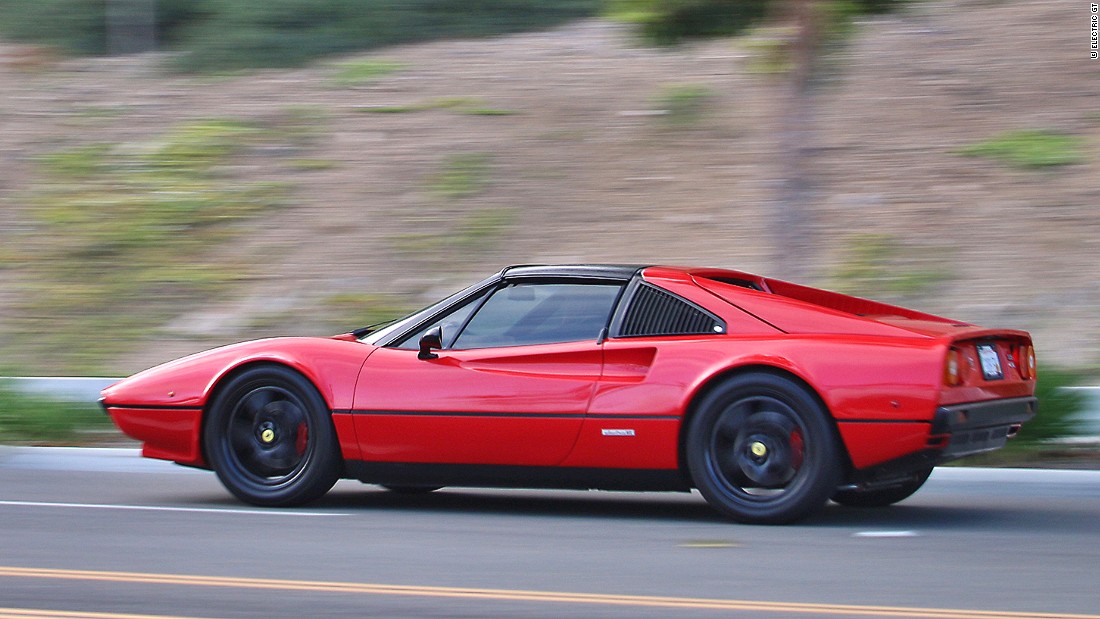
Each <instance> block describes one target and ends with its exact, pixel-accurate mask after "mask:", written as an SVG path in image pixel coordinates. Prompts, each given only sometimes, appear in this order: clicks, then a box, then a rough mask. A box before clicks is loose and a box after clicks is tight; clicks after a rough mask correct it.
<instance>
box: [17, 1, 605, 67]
mask: <svg viewBox="0 0 1100 619" xmlns="http://www.w3.org/2000/svg"><path fill="white" fill-rule="evenodd" d="M148 1H149V2H153V1H154V0H148ZM601 4H602V0H557V1H555V2H545V1H543V0H480V1H478V2H473V3H471V2H468V1H466V0H372V1H371V2H369V3H367V2H362V0H277V1H273V0H156V17H155V19H156V40H157V41H158V42H159V43H160V44H161V45H162V46H163V47H164V48H166V49H169V50H172V51H178V52H183V53H182V54H179V55H177V56H176V57H175V63H176V65H177V66H178V67H179V68H180V69H183V70H186V71H225V70H234V69H248V68H253V67H280V66H294V65H300V64H303V63H305V62H308V61H310V60H313V59H316V58H320V57H323V56H328V55H333V54H341V53H348V52H353V51H358V50H366V49H374V48H378V47H382V46H386V45H393V44H397V43H411V42H416V41H425V40H432V39H440V38H450V37H479V36H491V35H495V34H503V33H508V32H520V31H524V30H533V29H539V28H549V27H553V26H555V25H558V24H561V23H563V22H565V21H568V20H571V19H577V18H580V17H587V16H591V15H594V14H596V13H597V12H598V10H599V8H600V6H601ZM106 8H107V4H106V3H104V2H89V1H87V0H5V1H4V2H3V3H0V33H2V34H3V35H5V36H7V37H10V38H12V39H15V40H20V41H28V42H36V43H42V44H47V45H54V46H58V47H60V48H63V49H66V50H69V51H70V52H72V53H77V54H103V53H105V52H106V51H107V49H108V47H109V42H108V40H107V28H106V24H107V12H106Z"/></svg>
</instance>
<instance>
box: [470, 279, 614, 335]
mask: <svg viewBox="0 0 1100 619" xmlns="http://www.w3.org/2000/svg"><path fill="white" fill-rule="evenodd" d="M621 289H622V286H620V285H618V284H568V283H557V284H538V283H520V284H513V285H510V286H507V287H505V288H501V289H500V290H497V291H496V292H495V293H493V296H491V297H489V299H488V300H487V301H486V302H485V304H484V305H482V306H481V309H480V310H478V312H477V313H476V314H475V315H474V317H473V318H472V319H470V321H469V323H467V325H466V328H465V329H463V331H462V333H460V334H459V336H458V339H457V340H456V341H455V342H454V345H453V346H452V348H457V349H468V348H490V347H497V346H523V345H531V344H549V343H552V342H575V341H581V340H595V339H597V338H598V337H599V336H600V331H601V330H602V329H603V328H604V327H605V326H606V325H607V321H608V317H609V316H610V315H611V310H612V307H613V306H614V305H615V299H617V298H618V295H619V291H620V290H621Z"/></svg>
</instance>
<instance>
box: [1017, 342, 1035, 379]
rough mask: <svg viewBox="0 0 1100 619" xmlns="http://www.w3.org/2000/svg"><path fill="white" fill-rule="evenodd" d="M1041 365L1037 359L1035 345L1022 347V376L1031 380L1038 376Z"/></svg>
mask: <svg viewBox="0 0 1100 619" xmlns="http://www.w3.org/2000/svg"><path fill="white" fill-rule="evenodd" d="M1038 370H1039V367H1038V363H1037V362H1036V360H1035V347H1034V346H1030V345H1028V346H1021V347H1020V376H1021V377H1023V378H1025V379H1028V380H1031V379H1033V378H1035V377H1036V375H1037V373H1038Z"/></svg>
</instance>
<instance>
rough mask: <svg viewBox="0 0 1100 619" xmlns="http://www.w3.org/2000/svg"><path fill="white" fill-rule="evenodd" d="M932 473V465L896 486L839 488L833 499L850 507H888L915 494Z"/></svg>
mask: <svg viewBox="0 0 1100 619" xmlns="http://www.w3.org/2000/svg"><path fill="white" fill-rule="evenodd" d="M931 474H932V467H929V468H928V469H927V470H924V471H918V472H916V473H913V474H912V475H910V476H909V477H908V478H906V479H904V480H902V481H901V482H900V483H898V484H897V485H894V486H888V487H886V488H877V489H874V490H858V489H855V490H838V491H837V492H836V494H834V495H833V501H834V502H836V503H840V504H841V505H845V506H848V507H886V506H887V505H893V504H894V503H897V502H898V501H901V500H904V499H907V498H909V497H911V496H913V493H914V492H916V491H917V490H920V487H921V486H923V485H924V482H926V481H928V476H929V475H931Z"/></svg>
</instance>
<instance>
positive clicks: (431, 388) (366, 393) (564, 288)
mask: <svg viewBox="0 0 1100 619" xmlns="http://www.w3.org/2000/svg"><path fill="white" fill-rule="evenodd" d="M621 289H622V285H621V284H620V283H616V282H590V281H562V280H557V279H555V280H547V281H518V282H508V281H505V282H502V284H501V285H500V286H498V287H496V288H493V289H491V290H489V291H488V292H487V293H486V294H484V295H482V296H479V297H477V298H474V299H472V300H471V301H469V302H468V303H466V304H465V305H463V306H462V307H460V308H458V309H456V310H453V311H450V312H448V313H447V314H446V315H444V316H440V317H438V318H436V319H434V320H433V321H431V322H430V323H429V324H427V325H425V326H423V327H422V328H420V329H418V330H416V331H415V332H414V333H411V334H410V335H408V336H407V337H405V338H404V339H402V340H399V341H398V342H397V343H396V344H394V345H391V346H386V347H383V348H381V349H379V350H377V351H376V352H375V353H374V354H372V355H371V356H370V358H369V359H368V360H367V362H366V364H365V365H364V367H363V370H362V374H361V376H360V378H359V381H358V384H357V386H356V394H355V412H356V416H355V419H356V432H357V435H358V437H359V441H360V447H361V450H362V454H363V458H364V459H365V460H369V461H380V462H415V463H453V464H508V465H527V466H549V465H555V464H558V463H560V462H561V461H562V460H564V459H565V458H566V456H568V454H569V452H570V450H571V449H572V447H573V444H574V443H575V442H576V439H577V434H578V433H579V431H580V427H581V424H582V423H583V421H584V415H585V412H586V409H587V407H588V404H589V400H590V399H591V397H592V392H593V390H594V388H595V385H596V383H597V381H598V380H599V377H600V372H601V365H602V352H601V346H600V345H599V339H600V335H601V333H602V332H603V330H604V329H605V328H606V326H607V323H608V320H609V316H610V314H611V311H612V308H613V307H614V305H615V302H616V301H617V299H618V297H619V294H620V292H621ZM434 326H442V327H443V330H444V334H443V338H442V341H443V349H442V350H437V351H435V353H436V355H437V356H436V357H435V358H430V359H422V358H420V355H419V354H418V348H419V347H418V345H417V340H418V339H419V336H420V335H421V334H422V333H424V332H425V331H427V330H428V329H430V328H432V327H434Z"/></svg>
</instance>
